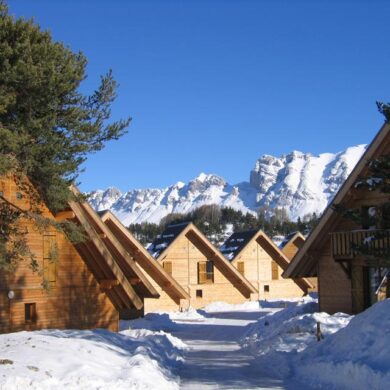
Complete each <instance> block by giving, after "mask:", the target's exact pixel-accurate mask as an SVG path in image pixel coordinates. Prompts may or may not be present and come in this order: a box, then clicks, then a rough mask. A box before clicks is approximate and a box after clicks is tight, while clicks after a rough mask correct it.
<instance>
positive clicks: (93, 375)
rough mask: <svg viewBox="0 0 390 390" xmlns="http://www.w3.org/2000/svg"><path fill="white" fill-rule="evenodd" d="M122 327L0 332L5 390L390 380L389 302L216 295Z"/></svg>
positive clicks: (378, 386)
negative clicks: (221, 298) (346, 303)
mask: <svg viewBox="0 0 390 390" xmlns="http://www.w3.org/2000/svg"><path fill="white" fill-rule="evenodd" d="M317 323H319V324H320V329H321V334H322V338H321V340H320V341H317V337H316V330H317ZM121 329H122V330H121V332H120V333H118V334H114V333H110V332H108V331H104V330H96V331H59V330H47V331H39V332H20V333H13V334H4V335H0V389H27V388H32V389H64V388H66V389H125V388H126V389H159V390H165V389H167V390H169V389H179V388H181V389H196V390H199V389H265V388H267V389H271V388H272V389H289V390H298V389H299V390H304V389H319V388H321V389H358V390H359V389H368V388H369V389H370V390H382V389H387V388H388V384H389V383H390V300H386V301H384V302H381V303H378V304H376V305H374V306H373V307H372V308H370V309H368V310H366V311H365V312H364V313H362V314H360V315H357V316H355V317H353V316H349V315H346V314H342V313H337V314H334V315H328V314H326V313H319V312H317V302H316V300H315V299H314V298H311V297H307V298H305V299H295V300H294V299H293V300H278V301H268V302H266V301H260V302H252V303H245V304H243V305H229V304H226V303H223V302H215V303H213V304H211V305H209V306H207V307H206V308H204V310H201V311H200V310H199V311H196V310H193V309H192V310H189V311H187V312H183V313H169V314H168V313H155V314H148V315H146V316H145V317H144V318H142V319H138V320H134V321H122V323H121Z"/></svg>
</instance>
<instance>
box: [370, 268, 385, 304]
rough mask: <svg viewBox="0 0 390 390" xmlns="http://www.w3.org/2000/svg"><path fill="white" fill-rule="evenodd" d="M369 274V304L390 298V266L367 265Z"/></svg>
mask: <svg viewBox="0 0 390 390" xmlns="http://www.w3.org/2000/svg"><path fill="white" fill-rule="evenodd" d="M367 276H368V278H367V299H368V306H371V305H373V304H374V303H376V302H379V301H383V300H385V299H386V298H390V284H389V278H390V268H389V267H367Z"/></svg>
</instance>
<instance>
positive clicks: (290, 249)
mask: <svg viewBox="0 0 390 390" xmlns="http://www.w3.org/2000/svg"><path fill="white" fill-rule="evenodd" d="M304 242H305V236H304V235H303V234H302V233H301V232H294V233H291V234H288V235H287V236H286V237H285V239H284V240H283V241H282V243H281V244H280V245H279V248H280V249H281V251H282V252H283V253H284V254H285V255H286V257H287V258H288V259H289V260H291V259H292V258H293V257H294V256H295V254H296V253H297V252H298V250H299V249H300V248H301V247H302V245H303V243H304Z"/></svg>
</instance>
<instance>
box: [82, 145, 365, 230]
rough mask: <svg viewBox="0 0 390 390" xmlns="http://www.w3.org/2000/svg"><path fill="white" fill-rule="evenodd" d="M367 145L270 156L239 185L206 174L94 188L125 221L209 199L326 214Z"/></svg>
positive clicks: (251, 208)
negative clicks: (150, 184) (167, 182)
mask: <svg viewBox="0 0 390 390" xmlns="http://www.w3.org/2000/svg"><path fill="white" fill-rule="evenodd" d="M364 150H365V145H358V146H354V147H350V148H348V149H346V150H345V151H343V152H340V153H335V154H332V153H323V154H320V155H319V156H314V155H312V154H310V153H302V152H298V151H293V152H291V153H289V154H287V155H283V156H281V157H274V156H269V155H264V156H262V157H261V158H260V159H258V160H257V161H256V164H255V167H254V169H253V170H252V171H251V172H250V181H249V182H242V183H238V184H236V185H231V184H229V183H227V182H226V181H225V180H224V179H223V178H221V177H220V176H217V175H213V174H204V173H201V174H200V175H199V176H198V177H197V178H195V179H194V180H191V181H190V182H189V183H188V184H185V183H182V182H178V183H176V184H174V185H172V186H169V187H167V188H163V189H158V188H154V189H136V190H130V191H128V192H126V193H124V194H121V193H120V191H119V190H117V189H115V188H109V189H107V190H105V191H101V190H97V191H93V192H91V193H90V197H89V200H90V202H91V203H92V205H93V207H95V209H97V210H104V209H111V211H113V212H114V213H115V214H116V215H117V216H118V218H119V219H120V220H121V221H122V222H123V223H124V224H125V225H128V224H130V223H140V222H144V221H148V222H155V223H157V222H159V221H160V220H161V218H163V217H164V216H166V215H168V214H170V213H187V212H189V211H192V210H195V209H196V208H198V207H200V206H202V205H205V204H218V205H220V206H226V207H227V206H230V207H233V208H235V209H237V210H241V211H243V212H255V211H256V210H257V209H258V208H259V207H262V206H270V207H271V208H285V209H286V210H287V211H288V213H289V215H290V217H291V218H292V219H297V218H298V217H299V216H300V217H302V216H304V215H305V214H308V213H313V212H317V213H320V212H322V211H323V209H324V208H325V207H326V205H327V204H328V203H329V201H330V200H331V199H332V198H333V196H334V195H335V193H336V192H337V190H338V189H339V188H340V186H341V184H342V183H343V182H344V181H345V179H346V178H347V176H348V175H349V173H350V172H351V171H352V169H353V167H354V166H355V164H356V163H357V161H358V160H359V158H360V157H361V155H362V154H363V152H364Z"/></svg>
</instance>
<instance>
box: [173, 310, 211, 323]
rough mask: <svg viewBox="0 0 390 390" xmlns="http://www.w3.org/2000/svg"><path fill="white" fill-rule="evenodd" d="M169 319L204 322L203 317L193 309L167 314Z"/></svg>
mask: <svg viewBox="0 0 390 390" xmlns="http://www.w3.org/2000/svg"><path fill="white" fill-rule="evenodd" d="M168 315H169V318H170V319H171V320H172V321H179V322H180V321H202V320H204V316H202V314H200V313H199V311H197V310H195V309H194V308H192V307H191V308H189V309H188V310H184V311H175V312H172V313H168Z"/></svg>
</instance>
